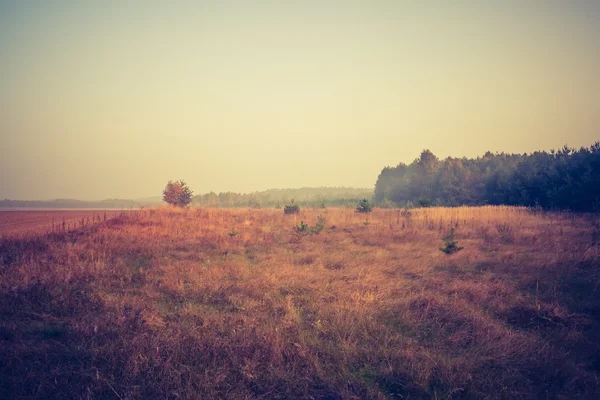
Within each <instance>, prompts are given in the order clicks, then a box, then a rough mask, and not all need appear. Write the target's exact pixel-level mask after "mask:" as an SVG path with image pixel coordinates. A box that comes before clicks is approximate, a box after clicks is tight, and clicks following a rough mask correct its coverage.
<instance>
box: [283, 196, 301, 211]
mask: <svg viewBox="0 0 600 400" xmlns="http://www.w3.org/2000/svg"><path fill="white" fill-rule="evenodd" d="M299 212H300V206H299V205H298V204H296V203H294V198H292V199H291V200H290V204H287V205H286V206H285V207H283V213H284V214H298V213H299Z"/></svg>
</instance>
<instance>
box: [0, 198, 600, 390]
mask: <svg viewBox="0 0 600 400" xmlns="http://www.w3.org/2000/svg"><path fill="white" fill-rule="evenodd" d="M319 216H324V217H325V219H326V227H325V229H324V230H323V231H321V232H320V233H319V234H315V235H306V236H303V235H299V234H297V233H296V232H295V231H294V229H293V228H294V226H295V225H297V224H299V223H300V221H304V222H305V223H307V224H308V225H309V226H314V224H315V222H316V221H317V218H318V217H319ZM367 218H368V223H367ZM451 228H454V230H455V232H456V239H457V240H458V241H459V244H460V246H464V250H462V251H460V252H458V253H455V254H453V255H451V256H448V255H446V254H444V253H443V252H441V251H440V250H439V247H440V246H442V245H443V241H442V237H444V236H446V235H447V234H448V232H449V231H450V229H451ZM231 232H237V234H233V233H232V234H231V235H230V234H229V233H231ZM599 242H600V223H599V218H598V216H594V215H576V214H567V213H563V214H560V213H537V214H534V213H532V212H530V211H528V210H526V209H524V208H514V207H461V208H430V209H419V210H413V211H411V212H410V213H406V212H403V211H402V210H383V209H376V210H375V211H374V212H373V213H371V214H369V215H368V216H366V215H364V214H358V213H356V212H354V210H352V209H328V210H306V209H303V210H302V211H301V213H300V214H299V215H288V216H284V215H283V212H282V211H281V210H236V209H234V210H218V209H187V210H179V209H172V208H160V209H149V210H143V211H134V212H128V213H126V214H124V215H122V216H120V217H118V218H114V219H110V220H109V221H107V222H106V223H99V224H96V225H91V226H87V227H84V228H80V229H78V230H76V231H73V232H66V233H62V232H61V233H54V234H48V235H44V236H26V237H19V238H10V237H9V238H4V239H3V240H2V241H1V242H0V257H1V258H0V277H1V278H0V313H2V316H3V320H2V322H0V352H1V353H0V397H1V398H122V399H135V398H151V399H153V398H156V399H159V398H160V399H165V398H167V399H195V398H239V399H246V398H248V399H250V398H315V399H338V398H344V399H353V398H374V399H376V398H381V399H384V398H412V399H420V398H437V399H442V398H511V399H512V398H593V397H596V396H599V395H600V383H599V381H598V373H599V371H600V343H599V340H598V335H597V332H598V328H600V301H599V300H600V299H599V297H600V288H599V285H600V273H599V272H600V268H599V265H600V245H599Z"/></svg>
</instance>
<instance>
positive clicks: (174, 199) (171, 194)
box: [163, 180, 193, 207]
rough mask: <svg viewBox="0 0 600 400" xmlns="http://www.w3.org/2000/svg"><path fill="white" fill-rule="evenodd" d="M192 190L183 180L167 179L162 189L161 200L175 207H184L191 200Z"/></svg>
mask: <svg viewBox="0 0 600 400" xmlns="http://www.w3.org/2000/svg"><path fill="white" fill-rule="evenodd" d="M192 194H193V192H192V190H191V189H190V188H189V187H188V185H187V184H186V183H185V182H184V181H183V180H178V181H175V182H173V181H169V183H167V186H165V190H163V200H164V201H165V202H166V203H169V204H171V205H173V206H177V207H185V206H187V205H188V204H190V203H191V202H192Z"/></svg>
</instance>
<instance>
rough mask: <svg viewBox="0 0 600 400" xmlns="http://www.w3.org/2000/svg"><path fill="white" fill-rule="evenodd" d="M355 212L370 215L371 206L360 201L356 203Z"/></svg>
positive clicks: (365, 201) (365, 200)
mask: <svg viewBox="0 0 600 400" xmlns="http://www.w3.org/2000/svg"><path fill="white" fill-rule="evenodd" d="M356 211H357V212H359V213H370V212H371V211H373V206H372V205H371V203H369V200H367V199H362V200H361V201H359V202H358V205H357V206H356Z"/></svg>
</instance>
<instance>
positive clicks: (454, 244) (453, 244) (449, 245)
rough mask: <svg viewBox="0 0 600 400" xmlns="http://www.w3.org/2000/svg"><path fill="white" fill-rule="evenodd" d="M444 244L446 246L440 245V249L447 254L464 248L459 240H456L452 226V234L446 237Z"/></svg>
mask: <svg viewBox="0 0 600 400" xmlns="http://www.w3.org/2000/svg"><path fill="white" fill-rule="evenodd" d="M444 245H445V246H444V247H440V250H441V251H443V252H444V253H446V254H454V253H456V252H457V251H461V250H462V249H463V247H460V246H459V245H458V241H457V240H454V228H451V229H450V234H449V235H448V236H446V237H445V238H444Z"/></svg>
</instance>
